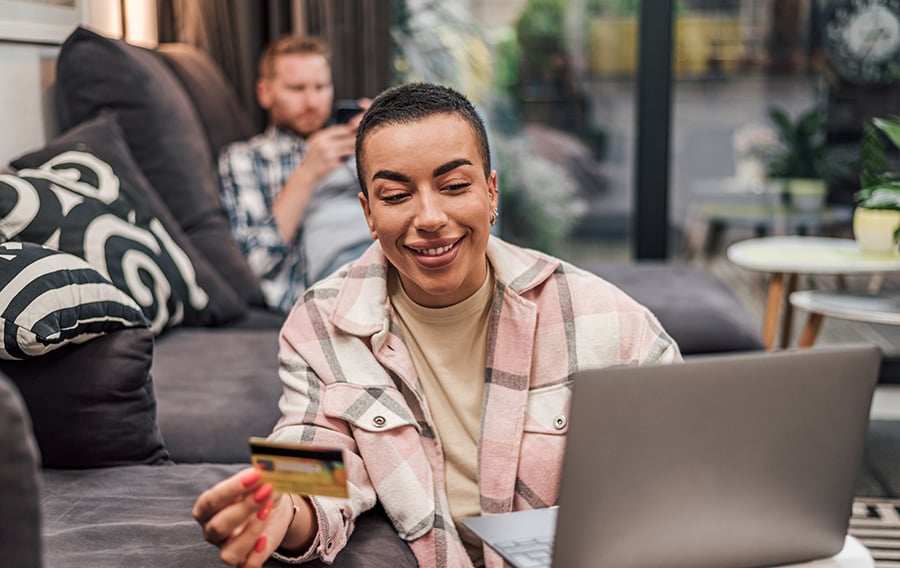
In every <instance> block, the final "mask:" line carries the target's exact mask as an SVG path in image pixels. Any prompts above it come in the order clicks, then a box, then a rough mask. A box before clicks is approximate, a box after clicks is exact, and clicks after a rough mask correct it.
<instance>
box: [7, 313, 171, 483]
mask: <svg viewBox="0 0 900 568" xmlns="http://www.w3.org/2000/svg"><path fill="white" fill-rule="evenodd" d="M153 340H154V338H153V333H152V332H151V331H150V330H149V329H148V328H146V327H137V328H131V329H122V330H119V331H116V332H114V333H110V334H108V335H103V336H100V337H98V338H96V339H94V340H93V341H88V342H87V343H83V344H81V345H74V346H69V347H66V348H65V349H57V350H55V351H51V352H49V353H47V354H46V355H43V356H41V357H32V358H29V359H23V360H22V361H5V360H0V371H2V372H3V373H5V374H6V376H8V377H9V378H10V379H12V381H13V382H14V383H15V385H16V387H17V388H18V389H19V392H20V393H21V394H22V399H23V400H24V401H25V406H26V407H27V408H28V413H29V414H30V415H31V424H32V427H33V430H34V437H35V439H36V440H37V444H38V448H40V451H41V462H42V464H43V465H44V467H57V468H93V467H108V466H117V465H129V464H162V463H169V462H170V459H169V453H168V451H167V450H166V447H165V444H164V443H163V439H162V435H161V434H160V433H159V427H158V426H157V423H156V398H155V397H154V393H153V384H152V382H151V380H150V363H151V360H152V357H153Z"/></svg>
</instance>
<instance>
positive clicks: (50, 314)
mask: <svg viewBox="0 0 900 568" xmlns="http://www.w3.org/2000/svg"><path fill="white" fill-rule="evenodd" d="M0 259H2V261H3V270H2V271H0V329H2V336H3V341H2V344H0V358H2V359H24V358H25V357H35V356H38V355H43V354H44V353H47V352H48V351H52V350H53V349H58V348H59V347H62V346H63V345H66V344H68V343H84V342H85V341H90V340H91V339H94V338H95V337H97V336H98V335H103V334H106V333H110V332H113V331H116V330H119V329H125V328H129V327H147V326H148V325H149V324H150V322H149V321H147V318H146V317H144V314H143V313H142V312H141V308H140V307H139V306H138V305H137V304H136V303H135V302H134V300H132V299H131V297H130V296H129V295H128V294H126V293H125V292H123V291H121V290H119V289H118V288H116V287H115V286H114V285H113V283H112V282H110V281H109V279H107V278H105V277H104V276H103V275H102V274H100V273H99V272H97V271H96V270H94V269H93V268H92V267H91V265H89V264H88V263H87V262H85V261H84V260H82V259H80V258H78V257H77V256H74V255H71V254H67V253H63V252H59V251H57V250H54V249H49V248H44V247H42V246H40V245H36V244H34V243H18V242H8V243H3V244H0Z"/></svg>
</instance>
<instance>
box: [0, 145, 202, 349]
mask: <svg viewBox="0 0 900 568" xmlns="http://www.w3.org/2000/svg"><path fill="white" fill-rule="evenodd" d="M125 185H127V184H124V183H123V182H122V181H121V180H119V178H117V177H116V175H115V172H114V171H113V169H112V167H111V166H110V165H109V164H107V163H106V162H104V161H102V160H100V159H99V158H97V157H96V156H94V155H93V154H90V153H88V152H80V151H74V150H72V151H67V152H63V153H61V154H58V155H56V156H54V157H53V158H51V159H50V160H49V161H47V162H45V163H44V164H42V165H41V167H40V168H37V169H23V170H19V171H18V172H17V173H16V174H15V175H12V174H0V240H10V239H14V240H21V241H30V242H34V243H40V244H43V245H46V246H49V247H52V248H56V249H59V250H63V251H66V252H69V253H72V254H74V255H76V256H79V257H82V258H84V259H85V260H86V261H87V262H88V263H89V264H90V265H91V266H93V267H94V268H95V269H97V271H98V272H100V273H101V274H103V275H104V276H106V277H107V278H109V279H110V280H111V281H112V282H113V284H115V285H116V286H118V287H119V288H120V289H121V290H123V291H125V292H127V293H128V294H129V295H130V296H131V297H132V298H134V300H135V301H136V302H137V303H138V305H139V306H140V307H141V309H142V310H143V311H144V314H145V315H146V316H147V319H149V320H150V322H151V328H152V329H153V330H154V331H155V332H157V333H158V332H160V331H161V330H162V329H163V328H165V327H167V326H173V325H177V324H179V323H181V322H182V321H186V322H189V323H194V324H205V323H209V322H210V319H211V318H210V315H211V312H210V311H207V307H208V306H209V305H210V298H209V295H208V294H207V293H206V291H205V290H204V289H203V288H202V287H201V286H200V284H199V283H198V281H197V273H196V272H195V270H194V267H193V265H192V264H191V262H190V260H189V258H188V256H187V254H186V253H185V252H184V250H183V249H181V247H179V246H178V245H177V244H176V243H175V241H174V240H173V239H172V237H171V235H169V234H168V232H167V231H166V230H165V228H164V227H163V226H162V223H160V222H159V220H158V219H157V218H156V217H155V216H153V215H152V213H151V212H150V211H149V210H147V209H146V208H145V207H143V206H142V204H141V203H140V202H138V201H136V200H133V199H131V198H129V196H128V194H127V191H126V190H125V189H124V186H125Z"/></svg>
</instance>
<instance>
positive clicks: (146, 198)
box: [0, 29, 762, 567]
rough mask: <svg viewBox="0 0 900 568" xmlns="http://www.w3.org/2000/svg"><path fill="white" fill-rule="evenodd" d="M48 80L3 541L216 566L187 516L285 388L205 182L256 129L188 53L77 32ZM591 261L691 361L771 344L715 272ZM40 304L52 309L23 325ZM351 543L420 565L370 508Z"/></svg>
mask: <svg viewBox="0 0 900 568" xmlns="http://www.w3.org/2000/svg"><path fill="white" fill-rule="evenodd" d="M56 90H57V107H58V112H59V118H60V124H61V126H62V128H63V129H64V130H65V132H64V134H62V135H61V136H60V137H58V138H57V139H54V140H53V141H51V142H49V143H48V144H47V146H46V147H45V148H41V149H38V150H34V151H32V152H29V153H28V154H25V155H23V156H22V157H20V158H18V159H17V160H14V161H13V163H12V164H11V171H12V172H13V173H11V174H7V175H5V176H2V177H0V219H3V218H7V219H9V218H12V216H14V215H13V212H14V211H19V213H21V211H22V209H16V206H17V204H20V201H19V200H24V199H25V198H26V197H27V198H28V199H33V200H34V202H33V203H32V204H31V209H30V211H31V213H30V214H31V215H32V216H31V217H30V218H29V220H27V221H26V222H20V226H19V227H18V229H16V231H18V232H17V233H16V234H15V235H9V234H5V233H3V232H2V231H9V230H10V229H9V228H8V226H9V225H8V224H7V225H3V224H2V223H0V242H2V241H3V240H7V239H11V240H14V241H21V242H25V243H26V245H22V246H19V245H18V244H17V243H16V244H15V245H14V246H13V245H4V246H7V247H8V249H9V250H5V251H0V253H2V254H6V255H8V256H9V258H12V259H13V261H12V262H20V263H21V266H20V267H19V268H16V269H15V270H14V271H13V270H6V277H7V278H5V279H4V278H3V277H2V276H3V272H2V271H0V298H5V299H4V300H2V301H3V302H4V304H3V306H2V307H3V315H2V318H0V323H3V324H5V328H4V334H5V335H4V341H5V343H4V345H5V347H4V349H3V350H0V356H2V353H4V352H5V353H6V358H5V359H2V360H0V374H3V375H5V377H0V424H2V425H3V426H4V432H6V433H8V434H7V435H6V436H4V441H3V443H2V451H3V460H2V462H0V463H2V464H3V465H2V466H0V479H2V480H4V481H5V482H4V483H3V484H0V492H2V495H0V497H2V499H3V503H4V507H3V509H2V513H0V543H4V544H8V543H12V544H10V545H9V546H6V547H4V550H6V551H10V550H12V551H14V554H16V555H19V556H15V561H14V565H16V566H39V565H45V566H215V565H219V562H218V559H217V550H216V549H215V548H214V547H213V546H211V545H208V544H206V543H205V542H203V540H202V538H201V534H200V530H199V527H198V526H197V525H196V524H195V523H194V521H193V520H192V519H191V516H190V509H191V506H192V504H193V502H194V500H195V499H196V497H197V495H199V493H200V492H201V491H202V490H204V489H205V488H207V487H209V486H210V485H212V484H213V483H215V482H216V481H218V480H221V479H223V478H225V477H227V476H228V475H230V474H231V473H233V472H235V471H237V470H238V469H240V468H242V467H246V464H247V462H248V459H249V451H248V446H247V438H248V437H249V436H254V435H255V436H264V435H266V434H267V433H268V432H269V431H270V430H271V428H272V426H273V425H274V424H275V422H276V420H277V418H278V416H279V410H278V399H279V396H280V393H281V385H280V382H279V380H278V377H277V372H276V369H277V347H278V344H277V335H278V329H279V326H280V325H281V323H282V318H281V316H279V315H276V314H273V313H271V312H268V311H266V310H265V309H264V308H262V307H260V292H259V287H258V285H257V283H256V281H255V278H254V277H253V275H252V273H251V272H250V270H249V268H248V266H247V265H246V263H245V262H244V260H243V258H242V257H241V255H240V252H239V251H238V249H237V245H236V244H235V243H234V242H233V240H232V239H231V238H230V234H229V232H228V227H227V223H226V221H225V217H224V214H223V213H222V210H221V206H220V203H219V201H218V193H217V190H216V185H215V183H216V182H215V173H214V158H213V157H214V156H215V155H216V153H217V151H218V149H219V148H221V147H222V145H224V144H225V143H227V142H229V141H231V140H235V139H240V138H244V137H247V136H249V135H251V134H252V133H253V128H252V126H251V125H250V121H249V119H247V115H246V112H245V111H244V110H243V109H242V107H241V105H240V104H239V103H238V102H237V99H236V97H235V95H234V93H233V91H232V90H231V89H230V88H229V87H228V86H227V85H226V82H225V80H224V78H223V76H222V74H221V72H220V71H219V69H217V68H216V66H215V65H214V64H213V63H212V61H211V60H210V59H209V58H208V57H206V56H205V55H203V54H202V53H200V52H198V51H196V50H194V49H192V48H190V47H188V46H184V45H167V46H162V47H161V48H160V49H158V50H152V51H151V50H145V49H142V48H138V47H134V46H130V45H127V44H125V43H123V42H121V41H120V40H111V39H107V38H103V37H101V36H99V35H97V34H94V33H93V32H91V31H89V30H85V29H78V30H76V32H75V33H73V35H72V36H71V37H70V38H69V39H68V40H67V41H66V43H65V44H64V45H63V47H62V50H61V53H60V56H59V61H58V70H57V87H56ZM23 150H24V149H23ZM113 187H114V188H115V189H114V190H113V189H112V188H113ZM23 188H25V189H23ZM23 196H24V197H23ZM20 217H21V215H20ZM107 226H108V227H109V228H108V229H105V230H98V229H97V227H101V228H102V227H107ZM97 234H102V235H104V239H105V240H104V241H103V246H102V247H100V248H101V249H102V250H95V249H96V248H97V247H98V245H97V239H98V237H97ZM27 243H33V244H27ZM43 244H47V245H49V246H48V247H41V246H38V245H43ZM50 249H59V250H62V251H65V252H61V253H57V252H56V251H55V250H50ZM79 259H88V260H89V261H90V262H88V263H87V265H83V264H79V263H80V262H81V261H80V260H79ZM98 265H102V267H103V270H102V271H95V270H94V268H96V266H98ZM17 266H18V265H17ZM135 266H140V267H143V268H142V270H138V269H136V268H135ZM36 267H42V268H41V269H40V270H38V269H37V268H36ZM48 267H49V268H48ZM587 268H589V269H591V270H594V271H595V272H597V273H598V274H600V275H601V276H604V277H606V278H607V279H609V280H611V281H612V282H614V283H616V284H618V285H620V286H621V287H622V288H623V289H625V290H626V291H627V292H629V293H631V294H632V295H633V296H635V297H636V298H637V299H638V300H639V301H642V302H643V303H645V304H646V305H647V306H648V307H650V309H651V310H652V311H654V312H655V313H656V314H657V315H658V317H659V318H660V320H661V321H662V323H663V325H664V326H665V327H666V328H667V329H668V330H669V332H670V333H671V334H672V335H673V337H674V338H675V339H676V340H677V341H678V342H679V344H680V345H681V346H682V349H683V351H684V352H685V354H695V353H713V352H726V351H740V350H748V349H761V348H762V344H761V342H760V340H759V337H758V331H757V326H756V323H755V322H754V321H753V318H752V317H751V316H750V315H749V314H748V313H747V312H746V311H745V310H744V309H743V307H742V306H741V305H740V304H739V302H738V301H737V300H736V299H735V297H734V296H733V295H732V294H731V293H730V292H729V290H728V289H727V288H725V287H724V286H723V285H722V284H721V283H720V282H718V281H717V280H715V279H714V278H713V277H711V276H709V275H706V274H704V273H702V272H700V271H698V270H694V269H691V268H688V267H683V266H671V265H666V264H657V265H634V264H633V265H608V266H604V265H598V266H592V267H587ZM151 273H152V274H153V277H152V278H151V277H150V274H151ZM19 274H31V275H32V277H33V279H32V281H29V282H27V286H23V285H22V282H21V278H20V277H18V276H17V275H19ZM98 274H99V276H98ZM110 281H111V282H112V286H110V285H108V284H109V282H110ZM60 282H62V284H60ZM104 283H105V284H104ZM13 288H16V289H15V290H13ZM19 288H21V290H29V289H33V290H35V291H33V292H29V294H31V295H30V296H28V297H27V298H25V297H24V296H23V295H25V294H26V292H24V291H21V290H19ZM97 289H102V290H105V292H104V294H106V296H103V297H102V298H101V299H98V298H97V297H96V295H95V294H96V292H95V290H97ZM198 289H199V290H202V293H199V292H198ZM73 290H74V291H75V292H74V293H73ZM118 291H124V292H126V294H125V296H126V297H122V295H121V294H119V295H117V294H118ZM38 295H43V296H45V297H47V298H51V299H53V298H55V299H56V301H58V303H59V305H57V306H56V308H47V307H46V302H44V305H43V307H42V309H43V310H44V312H45V313H44V312H42V313H41V314H40V317H37V316H35V317H32V316H33V315H34V314H31V315H28V314H27V313H26V312H27V310H28V309H37V308H34V307H33V306H34V304H33V303H31V300H32V299H33V298H34V297H37V296H38ZM11 297H15V298H19V299H18V300H16V302H18V304H17V303H16V302H13V301H11V300H9V298H11ZM73 297H74V298H75V300H73V299H72V298H73ZM22 298H24V299H22ZM23 306H26V307H23ZM22 314H25V315H22ZM110 314H113V316H110ZM20 316H21V317H20ZM25 316H28V317H25ZM101 316H102V317H101ZM22 401H24V404H23V403H22ZM38 527H40V528H38ZM350 543H351V545H350V546H349V547H348V548H347V549H346V550H345V551H344V552H343V553H342V554H341V555H339V557H338V560H339V562H338V565H342V566H367V567H378V566H391V567H397V566H404V565H414V560H413V558H412V555H411V553H410V552H409V549H408V547H407V546H406V544H405V543H403V542H402V541H400V540H399V538H398V537H396V535H395V534H394V532H393V530H392V529H391V525H390V523H389V521H388V520H387V519H386V517H385V516H384V514H383V512H382V511H380V510H374V511H372V512H370V513H367V514H366V515H364V517H363V518H361V519H360V521H359V523H358V525H357V530H356V532H355V533H354V536H353V538H352V539H351V541H350ZM270 562H271V563H274V561H270Z"/></svg>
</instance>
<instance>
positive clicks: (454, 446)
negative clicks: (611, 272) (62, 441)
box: [194, 84, 680, 567]
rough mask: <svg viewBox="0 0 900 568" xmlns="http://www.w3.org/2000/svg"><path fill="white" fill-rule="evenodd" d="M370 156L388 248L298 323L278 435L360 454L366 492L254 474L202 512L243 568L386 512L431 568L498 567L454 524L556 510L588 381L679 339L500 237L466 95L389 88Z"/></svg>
mask: <svg viewBox="0 0 900 568" xmlns="http://www.w3.org/2000/svg"><path fill="white" fill-rule="evenodd" d="M356 156H357V160H358V164H359V171H358V175H359V179H360V186H361V188H362V192H361V193H360V196H359V199H360V203H361V204H362V208H363V211H364V213H365V216H366V220H367V222H368V225H369V231H370V233H371V235H372V238H373V239H375V241H376V242H375V244H373V245H372V246H371V247H370V248H369V250H368V251H367V252H366V253H365V254H364V255H363V256H362V257H361V258H360V259H359V260H357V261H356V262H354V263H352V264H349V265H347V266H345V267H344V268H343V269H341V270H339V271H338V272H337V273H336V274H335V275H333V276H332V277H330V278H328V279H326V280H324V281H322V282H320V283H319V284H317V285H316V286H314V287H312V288H311V289H310V290H309V291H308V292H307V293H306V294H305V296H304V298H303V299H302V300H301V301H300V302H298V304H297V305H296V306H295V307H294V309H293V311H292V312H291V315H290V317H289V318H288V320H287V322H286V323H285V325H284V327H283V329H282V334H281V353H280V358H281V372H280V374H281V378H282V381H283V383H284V396H283V398H282V401H281V410H282V414H283V415H282V418H281V420H280V421H279V423H278V424H277V425H276V427H275V431H274V432H273V434H272V436H271V439H274V440H278V441H282V442H294V443H303V444H319V445H326V446H339V447H343V448H346V450H347V451H345V460H346V465H347V471H348V478H349V488H350V498H349V499H347V500H334V499H327V498H320V497H312V498H304V497H299V496H296V495H288V496H282V497H281V498H277V499H273V497H272V488H271V486H269V485H267V484H260V481H259V475H258V474H257V473H256V472H254V471H253V470H245V471H244V472H241V473H239V474H237V475H235V476H234V477H232V478H230V479H228V480H226V481H223V482H222V483H220V484H218V485H216V486H215V487H213V488H212V489H210V490H209V491H207V492H205V493H204V494H203V495H201V496H200V498H199V499H198V501H197V504H196V506H195V508H194V515H195V518H196V519H197V520H198V522H200V523H201V525H203V527H204V532H205V535H206V538H207V540H209V541H210V542H213V543H215V544H217V545H218V546H220V547H221V555H222V558H223V560H225V561H226V562H229V563H238V564H240V565H243V566H259V565H260V564H261V563H262V562H263V561H264V560H265V559H266V558H268V557H269V555H271V554H272V553H273V552H275V551H276V549H277V553H276V556H278V557H281V558H284V559H293V560H306V559H309V558H315V557H321V558H322V559H323V560H325V561H330V560H332V559H333V558H334V556H335V555H336V554H337V552H339V551H340V550H341V549H342V548H343V547H344V545H345V544H346V542H347V538H348V536H349V534H350V532H351V531H352V527H353V519H355V518H356V517H357V516H358V515H359V514H360V513H361V512H363V511H366V510H368V509H370V508H372V507H373V506H374V505H375V503H376V501H379V502H380V503H381V505H382V506H383V507H384V509H385V511H386V512H387V514H388V517H389V518H390V519H391V521H392V523H393V525H394V528H395V529H396V530H397V532H398V534H399V535H400V537H401V538H403V539H404V540H406V541H408V542H409V545H410V547H411V548H412V551H413V553H414V554H415V556H416V558H417V560H418V562H419V565H420V566H454V567H455V566H471V565H472V564H476V565H479V564H482V563H484V562H485V560H486V561H487V564H488V565H498V566H499V565H500V564H499V562H500V561H499V557H497V556H495V555H493V553H490V552H488V553H487V554H488V555H487V558H486V559H485V558H484V552H485V551H484V550H483V548H482V546H481V545H480V543H479V542H478V540H477V539H476V538H475V537H474V536H473V535H471V534H468V533H464V532H462V531H461V530H460V529H461V527H462V525H461V524H457V521H458V520H459V519H461V518H464V517H467V516H471V515H477V514H493V513H502V512H507V511H511V510H518V509H529V508H537V507H547V506H550V505H553V504H554V502H555V501H556V496H557V490H558V484H559V473H560V468H561V462H562V451H563V446H564V442H565V430H566V424H567V412H568V406H569V398H570V395H571V378H570V377H571V376H572V374H573V373H575V372H576V371H578V370H579V369H584V368H589V367H603V366H610V365H620V364H633V363H637V364H647V363H667V362H671V361H675V360H677V359H679V358H680V354H679V352H678V348H677V346H676V345H675V343H674V342H673V341H672V339H671V338H670V337H669V336H668V335H667V334H666V333H665V332H664V331H663V329H662V328H661V326H660V325H659V323H658V322H657V320H656V319H655V318H654V317H653V316H652V315H651V314H650V313H649V312H648V311H647V310H646V309H645V308H644V307H642V306H640V305H638V304H637V303H635V302H634V301H633V300H632V299H631V298H629V297H628V296H626V295H625V294H624V293H622V292H621V291H620V290H618V289H617V288H615V287H614V286H612V285H611V284H609V283H607V282H605V281H604V280H602V279H600V278H598V277H596V276H594V275H591V274H588V273H586V272H584V271H581V270H579V269H577V268H575V267H573V266H571V265H569V264H566V263H565V262H562V261H560V260H558V259H555V258H552V257H550V256H547V255H544V254H541V253H537V252H534V251H529V250H525V249H521V248H518V247H515V246H512V245H510V244H507V243H504V242H503V241H501V240H500V239H497V238H494V237H491V236H490V227H491V224H492V223H494V222H495V221H496V219H497V197H498V196H497V174H496V172H494V171H493V170H491V166H490V154H489V150H488V143H487V135H486V133H485V129H484V125H483V124H482V122H481V120H480V119H479V117H478V115H477V113H476V112H475V109H474V108H473V107H472V105H471V103H469V101H468V100H466V99H465V97H463V96H462V95H460V94H459V93H456V92H455V91H453V90H451V89H448V88H445V87H441V86H437V85H429V84H410V85H403V86H399V87H394V88H391V89H389V90H387V91H385V92H384V93H382V94H381V95H380V96H379V97H377V98H376V99H375V101H373V103H372V106H371V107H370V108H369V110H368V111H367V112H366V114H365V116H364V117H363V120H362V122H361V124H360V126H359V131H358V135H357V143H356Z"/></svg>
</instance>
